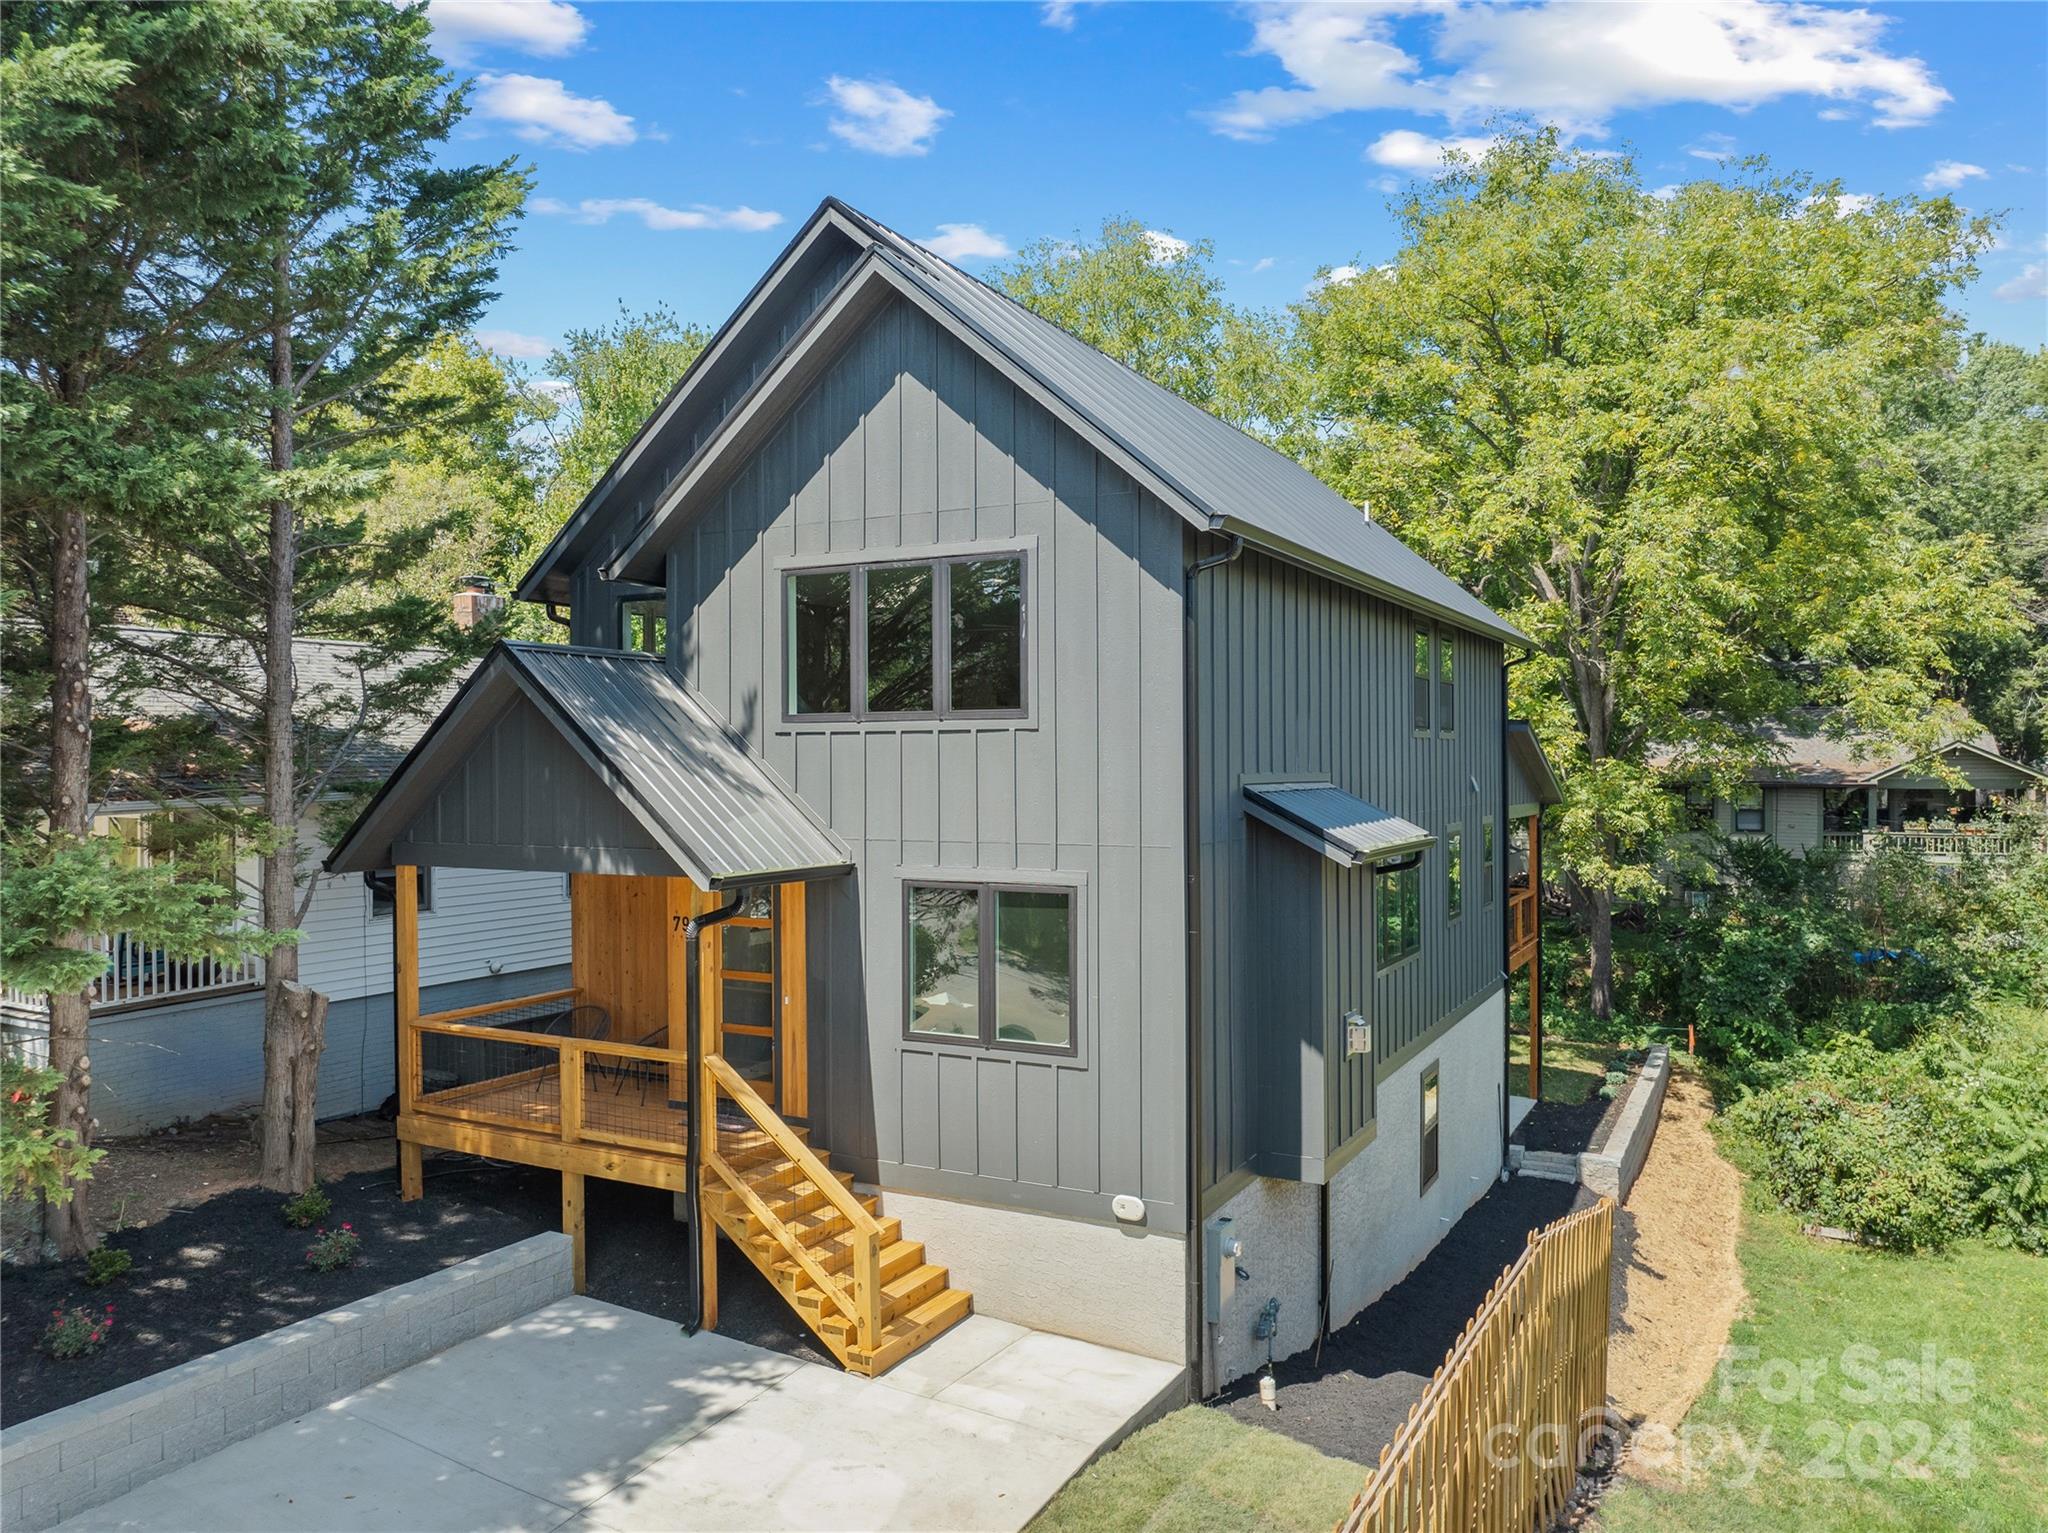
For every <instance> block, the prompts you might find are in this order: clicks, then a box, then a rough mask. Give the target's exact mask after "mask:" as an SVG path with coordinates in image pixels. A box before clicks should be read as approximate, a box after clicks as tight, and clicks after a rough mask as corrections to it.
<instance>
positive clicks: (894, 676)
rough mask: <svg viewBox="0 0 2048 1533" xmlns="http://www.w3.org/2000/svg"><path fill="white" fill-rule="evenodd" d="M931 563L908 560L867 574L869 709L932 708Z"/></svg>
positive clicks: (921, 710) (927, 710)
mask: <svg viewBox="0 0 2048 1533" xmlns="http://www.w3.org/2000/svg"><path fill="white" fill-rule="evenodd" d="M932 585H933V580H932V567H931V566H930V565H929V564H914V565H907V566H904V567H902V568H898V569H877V570H869V571H868V573H867V588H868V590H867V618H868V711H869V712H871V713H930V712H931V711H932V709H933V708H934V707H935V706H936V703H935V698H936V696H937V692H936V689H935V688H934V686H933V684H932V675H933V667H932Z"/></svg>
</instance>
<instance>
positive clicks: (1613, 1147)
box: [1579, 1043, 1671, 1203]
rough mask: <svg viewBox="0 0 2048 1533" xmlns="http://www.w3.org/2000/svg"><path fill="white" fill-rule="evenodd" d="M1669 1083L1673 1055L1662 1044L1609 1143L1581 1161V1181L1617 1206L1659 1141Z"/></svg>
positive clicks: (1645, 1065) (1624, 1107) (1639, 1079)
mask: <svg viewBox="0 0 2048 1533" xmlns="http://www.w3.org/2000/svg"><path fill="white" fill-rule="evenodd" d="M1670 1080H1671V1051H1670V1050H1669V1049H1668V1048H1666V1047H1665V1046H1664V1045H1663V1044H1661V1043H1660V1044H1658V1045H1657V1046H1656V1047H1655V1048H1653V1049H1651V1050H1650V1052H1649V1055H1648V1057H1646V1058H1645V1059H1644V1060H1643V1069H1642V1073H1641V1074H1640V1075H1638V1076H1637V1077H1636V1079H1635V1084H1634V1085H1633V1086H1631V1087H1630V1088H1629V1093H1628V1100H1627V1101H1626V1102H1624V1103H1622V1106H1621V1116H1620V1117H1619V1118H1617V1119H1615V1121H1614V1131H1613V1132H1612V1133H1610V1134H1609V1135H1608V1136H1607V1143H1606V1144H1604V1145H1602V1146H1601V1147H1600V1150H1599V1152H1598V1153H1597V1154H1596V1153H1594V1152H1592V1151H1588V1152H1587V1153H1586V1154H1584V1155H1581V1156H1580V1157H1579V1181H1580V1182H1581V1183H1582V1184H1583V1185H1584V1186H1586V1187H1589V1188H1591V1189H1592V1190H1593V1191H1594V1192H1597V1193H1601V1194H1603V1195H1605V1196H1607V1197H1610V1198H1612V1199H1614V1201H1615V1202H1617V1203H1626V1202H1627V1201H1628V1194H1629V1189H1630V1188H1632V1187H1634V1186H1635V1184H1636V1177H1637V1176H1638V1175H1640V1174H1641V1172H1642V1169H1643V1162H1644V1161H1646V1160H1648V1159H1649V1158H1650V1141H1651V1140H1652V1139H1654V1138H1656V1137H1657V1118H1658V1115H1659V1114H1660V1113H1661V1112H1662V1111H1663V1108H1664V1088H1665V1086H1666V1085H1667V1084H1669V1082H1670Z"/></svg>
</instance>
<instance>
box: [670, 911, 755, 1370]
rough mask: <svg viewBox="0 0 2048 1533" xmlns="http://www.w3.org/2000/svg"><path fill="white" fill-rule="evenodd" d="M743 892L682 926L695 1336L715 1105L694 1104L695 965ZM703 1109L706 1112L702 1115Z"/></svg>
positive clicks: (700, 1042) (698, 993) (687, 1329)
mask: <svg viewBox="0 0 2048 1533" xmlns="http://www.w3.org/2000/svg"><path fill="white" fill-rule="evenodd" d="M746 899H747V894H746V891H745V890H744V889H736V890H734V891H733V896H732V899H731V900H730V901H728V902H727V903H726V904H724V905H722V906H720V907H719V908H718V909H717V910H707V911H705V912H703V913H702V914H701V915H694V916H691V917H690V918H689V919H688V920H687V921H685V922H683V963H684V964H685V965H686V968H685V971H684V974H683V997H684V999H683V1026H684V1027H685V1028H686V1029H687V1030H688V1032H689V1035H690V1036H689V1039H688V1040H687V1042H686V1044H685V1049H686V1057H687V1058H688V1060H689V1065H688V1069H689V1072H690V1077H689V1078H690V1085H689V1093H688V1098H689V1103H690V1106H689V1114H690V1116H689V1130H690V1131H689V1135H688V1137H687V1138H686V1139H685V1141H684V1145H683V1177H684V1180H685V1182H686V1184H687V1185H688V1187H689V1189H690V1263H689V1266H690V1318H689V1319H688V1320H685V1321H684V1322H683V1334H684V1335H685V1336H695V1335H696V1334H697V1331H698V1329H699V1327H700V1326H701V1325H702V1324H703V1321H704V1231H703V1229H702V1227H701V1226H700V1225H699V1224H698V1221H699V1220H700V1219H702V1218H703V1217H704V1192H703V1188H704V1148H703V1146H704V1136H705V1135H706V1134H708V1133H713V1132H716V1124H717V1122H718V1104H717V1103H715V1102H699V1101H698V1100H697V1096H698V1093H699V1091H700V1090H701V1089H702V1086H703V1082H704V1033H703V1029H702V1028H700V1027H699V1026H698V1025H697V1018H698V1016H699V1015H700V1014H701V1012H702V1010H703V1005H704V997H703V994H702V991H703V988H704V977H703V973H702V966H701V965H700V964H699V963H698V961H697V957H698V939H699V938H700V937H702V936H703V934H704V932H705V930H706V929H707V928H709V927H713V926H718V925H721V924H723V923H724V922H726V921H730V920H731V919H732V918H733V917H734V916H736V915H738V914H739V913H740V907H741V906H743V905H744V904H745V903H746ZM706 1109H708V1111H707V1110H706Z"/></svg>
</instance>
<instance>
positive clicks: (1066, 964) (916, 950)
mask: <svg viewBox="0 0 2048 1533" xmlns="http://www.w3.org/2000/svg"><path fill="white" fill-rule="evenodd" d="M904 912H905V921H904V927H905V930H904V953H905V961H906V968H907V978H908V987H907V988H908V997H907V1002H906V1008H905V1016H904V1033H905V1036H907V1037H912V1038H930V1039H938V1040H950V1041H952V1042H956V1043H975V1044H980V1045H981V1046H982V1047H984V1048H1014V1049H1028V1050H1043V1051H1045V1052H1048V1053H1067V1054H1071V1053H1073V1052H1074V1047H1075V1044H1074V980H1075V974H1076V972H1077V970H1076V965H1075V961H1074V953H1075V944H1074V892H1073V890H1071V889H1045V888H1024V887H1016V886H1009V885H1000V884H939V883H928V884H919V883H913V884H907V885H905V896H904Z"/></svg>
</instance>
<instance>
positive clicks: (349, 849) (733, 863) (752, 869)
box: [326, 643, 853, 889]
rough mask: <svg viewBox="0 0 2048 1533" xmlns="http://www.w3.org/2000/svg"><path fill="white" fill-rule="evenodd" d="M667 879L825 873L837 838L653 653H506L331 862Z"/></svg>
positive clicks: (834, 869) (837, 855)
mask: <svg viewBox="0 0 2048 1533" xmlns="http://www.w3.org/2000/svg"><path fill="white" fill-rule="evenodd" d="M394 863H417V864H419V865H421V866H425V867H482V868H505V869H520V870H530V871H548V872H568V873H625V874H662V875H668V876H681V877H684V878H688V879H689V880H690V881H691V882H692V883H694V884H696V885H697V887H698V888H700V889H731V888H737V887H741V886H744V885H748V884H760V883H787V882H792V881H796V880H805V879H814V878H829V877H835V876H838V875H841V874H844V873H847V872H850V871H851V870H852V866H853V859H852V857H851V856H850V855H849V854H848V853H847V850H846V848H845V847H844V846H842V845H841V844H840V843H839V841H838V840H837V839H836V838H835V837H834V836H833V835H832V834H831V832H830V831H828V830H827V829H825V827H823V826H822V825H820V824H819V823H818V822H817V821H816V820H814V819H813V818H812V817H811V815H810V813H809V811H808V810H807V809H806V808H805V807H804V806H803V805H802V804H801V803H799V802H798V801H797V800H796V798H795V797H794V796H793V795H791V794H790V793H789V792H788V791H787V790H786V789H785V788H783V787H782V785H781V784H780V783H778V782H777V781H776V780H775V779H774V778H773V777H772V776H771V775H769V772H768V770H767V768H766V766H764V765H763V764H762V762H761V761H760V760H759V759H758V758H756V757H755V756H754V755H753V753H752V752H750V751H749V750H748V749H747V746H746V742H745V741H744V740H742V739H740V738H739V737H737V736H736V735H734V734H732V733H731V732H730V731H728V730H727V729H726V728H725V727H724V725H723V724H721V723H720V722H719V721H718V720H717V719H716V718H715V717H714V716H713V715H712V714H711V713H710V712H709V711H708V710H707V709H705V708H704V706H703V705H702V704H701V703H699V702H698V701H697V700H696V699H695V698H693V697H691V696H690V695H689V693H688V692H687V691H685V690H684V689H683V687H682V686H681V685H680V684H679V683H678V682H677V681H676V679H675V678H674V677H673V676H671V675H670V674H669V672H668V669H667V667H666V666H664V665H663V664H662V662H661V661H660V660H658V659H656V658H655V657H653V656H651V655H638V654H632V653H627V652H622V651H617V650H598V649H581V648H571V647H568V646H564V645H552V644H510V643H507V644H500V645H498V646H497V647H496V648H495V649H493V650H492V651H491V652H490V654H489V655H488V656H486V657H485V659H484V661H483V663H482V664H481V665H479V666H478V667H477V669H476V672H475V674H474V675H472V676H471V677H470V679H469V680H468V681H467V682H466V683H464V685H463V687H462V690H461V691H460V692H458V693H457V694H456V695H455V697H454V698H453V699H452V700H451V701H450V702H449V704H448V706H447V707H446V708H445V709H443V710H442V712H441V715H440V717H439V718H437V719H435V720H434V723H433V725H432V726H431V727H430V728H429V729H428V730H427V732H426V734H425V735H424V736H422V737H421V739H420V742H419V744H418V745H416V746H415V747H413V750H412V752H411V754H410V755H408V756H407V757H406V759H405V760H404V761H403V762H402V763H401V764H400V765H399V767H398V770H397V771H395V772H394V773H392V775H391V777H390V779H389V780H388V781H387V782H386V783H385V784H384V786H383V788H382V789H381V790H380V791H379V792H378V794H377V796H376V797H375V798H374V799H372V800H371V801H370V804H369V807H368V808H366V809H365V810H364V811H363V812H362V814H361V815H360V816H359V817H358V818H357V820H356V822H355V824H354V825H352V826H351V827H350V828H349V830H348V833H347V834H346V835H344V836H343V837H342V838H341V841H340V842H339V844H337V845H336V847H335V849H334V851H333V853H332V854H331V855H330V856H329V857H328V859H327V864H326V866H327V868H328V870H329V871H330V872H359V871H368V870H371V869H375V868H382V867H389V866H391V865H392V864H394Z"/></svg>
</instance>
